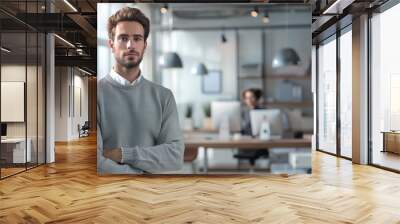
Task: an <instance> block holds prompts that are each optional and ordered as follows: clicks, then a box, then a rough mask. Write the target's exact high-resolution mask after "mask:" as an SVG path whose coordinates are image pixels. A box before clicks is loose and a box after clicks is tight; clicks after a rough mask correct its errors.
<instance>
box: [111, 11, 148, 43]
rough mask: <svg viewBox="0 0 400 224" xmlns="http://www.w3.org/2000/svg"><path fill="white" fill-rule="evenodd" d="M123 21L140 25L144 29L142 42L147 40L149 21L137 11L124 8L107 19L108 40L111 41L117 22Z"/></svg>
mask: <svg viewBox="0 0 400 224" xmlns="http://www.w3.org/2000/svg"><path fill="white" fill-rule="evenodd" d="M123 21H135V22H138V23H140V24H141V25H142V26H143V29H144V40H145V41H146V40H147V37H148V36H149V32H150V20H149V19H148V18H147V17H146V16H145V15H144V14H143V13H142V11H140V10H139V9H137V8H130V7H124V8H122V9H120V10H118V11H117V12H116V13H114V14H113V15H112V16H110V18H108V24H107V30H108V38H110V39H111V40H113V39H114V36H115V27H116V26H117V24H118V23H119V22H123Z"/></svg>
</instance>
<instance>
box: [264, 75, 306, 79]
mask: <svg viewBox="0 0 400 224" xmlns="http://www.w3.org/2000/svg"><path fill="white" fill-rule="evenodd" d="M265 77H266V78H267V79H294V80H309V79H311V76H310V75H266V76H265Z"/></svg>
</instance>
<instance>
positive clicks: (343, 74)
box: [339, 26, 353, 158]
mask: <svg viewBox="0 0 400 224" xmlns="http://www.w3.org/2000/svg"><path fill="white" fill-rule="evenodd" d="M351 48H352V33H351V26H348V27H347V28H346V29H344V30H343V31H342V35H341V36H340V50H339V52H340V155H341V156H344V157H347V158H351V157H352V149H351V145H352V144H351V141H352V96H353V94H352V74H353V73H352V49H351Z"/></svg>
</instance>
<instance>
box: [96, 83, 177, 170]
mask: <svg viewBox="0 0 400 224" xmlns="http://www.w3.org/2000/svg"><path fill="white" fill-rule="evenodd" d="M97 88H98V89H97V171H98V173H99V174H107V173H119V174H129V173H133V174H137V173H143V171H145V172H149V173H162V172H164V171H174V170H180V169H181V167H182V164H183V152H184V144H183V139H182V133H181V129H180V126H179V120H178V112H177V108H176V103H175V99H174V96H173V95H172V92H171V91H170V90H169V89H167V88H164V87H162V86H160V85H157V84H154V83H152V82H150V81H148V80H146V79H144V78H143V79H142V80H140V82H138V83H137V84H135V85H133V86H123V85H121V84H119V83H118V82H116V81H114V80H113V79H112V78H111V76H110V75H107V76H106V77H104V78H102V79H101V80H99V82H98V85H97ZM115 148H121V150H122V161H121V163H122V164H119V163H116V162H114V161H112V160H110V159H107V158H105V157H104V156H103V150H104V149H105V150H107V149H115Z"/></svg>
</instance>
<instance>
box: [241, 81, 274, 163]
mask: <svg viewBox="0 0 400 224" xmlns="http://www.w3.org/2000/svg"><path fill="white" fill-rule="evenodd" d="M261 95H262V91H261V90H260V89H253V88H251V89H246V90H244V91H243V92H242V99H243V102H244V104H245V108H243V110H242V123H241V134H242V135H250V136H251V135H252V132H251V122H250V111H251V110H256V109H263V108H262V107H261V106H260V105H259V100H260V98H261ZM268 155H269V154H268V150H263V149H261V150H246V149H242V150H240V149H239V152H238V153H237V154H235V155H234V157H235V158H237V159H239V162H240V160H241V159H248V160H249V161H250V165H251V166H252V167H253V166H254V165H255V161H256V160H257V159H258V158H260V157H261V156H263V157H266V158H268Z"/></svg>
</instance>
